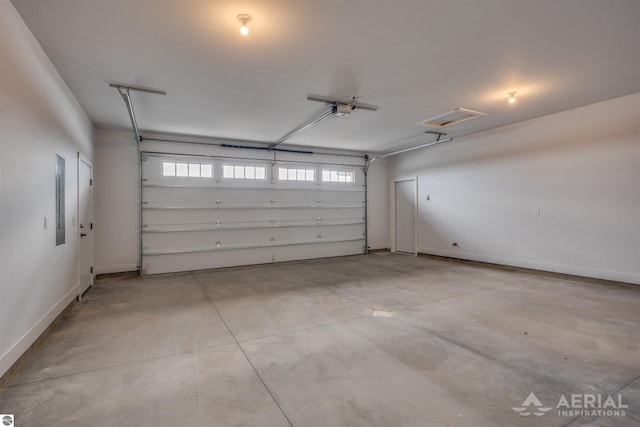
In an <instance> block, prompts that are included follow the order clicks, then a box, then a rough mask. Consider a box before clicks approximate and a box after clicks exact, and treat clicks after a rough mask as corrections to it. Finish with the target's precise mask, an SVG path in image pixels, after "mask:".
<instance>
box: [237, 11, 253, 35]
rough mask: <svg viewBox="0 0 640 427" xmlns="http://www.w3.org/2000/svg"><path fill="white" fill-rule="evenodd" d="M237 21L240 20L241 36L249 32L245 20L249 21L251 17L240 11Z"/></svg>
mask: <svg viewBox="0 0 640 427" xmlns="http://www.w3.org/2000/svg"><path fill="white" fill-rule="evenodd" d="M238 21H240V23H241V24H242V25H240V34H242V35H243V36H246V35H247V34H249V27H247V22H249V21H251V17H250V16H249V15H246V14H244V13H242V14H240V15H238Z"/></svg>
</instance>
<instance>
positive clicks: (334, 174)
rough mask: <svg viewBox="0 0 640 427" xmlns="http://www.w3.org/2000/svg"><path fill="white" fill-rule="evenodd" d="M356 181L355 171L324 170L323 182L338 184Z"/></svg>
mask: <svg viewBox="0 0 640 427" xmlns="http://www.w3.org/2000/svg"><path fill="white" fill-rule="evenodd" d="M354 181H355V172H354V171H338V170H323V171H322V182H338V183H342V182H344V183H351V184H352V183H353V182H354Z"/></svg>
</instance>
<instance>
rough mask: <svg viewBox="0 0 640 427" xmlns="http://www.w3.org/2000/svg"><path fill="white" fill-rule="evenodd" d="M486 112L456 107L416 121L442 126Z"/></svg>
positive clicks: (419, 124) (436, 126) (435, 126)
mask: <svg viewBox="0 0 640 427" xmlns="http://www.w3.org/2000/svg"><path fill="white" fill-rule="evenodd" d="M486 115H487V113H481V112H479V111H473V110H468V109H466V108H456V109H455V110H453V111H449V112H448V113H444V114H440V115H438V116H435V117H431V118H430V119H426V120H420V121H419V122H418V123H416V124H417V125H418V126H429V127H434V128H443V127H446V126H451V125H453V124H456V123H460V122H464V121H466V120H471V119H475V118H476V117H482V116H486Z"/></svg>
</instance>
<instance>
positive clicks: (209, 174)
mask: <svg viewBox="0 0 640 427" xmlns="http://www.w3.org/2000/svg"><path fill="white" fill-rule="evenodd" d="M162 176H177V177H191V178H213V165H211V164H206V163H181V162H162Z"/></svg>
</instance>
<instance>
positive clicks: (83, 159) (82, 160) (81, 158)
mask: <svg viewBox="0 0 640 427" xmlns="http://www.w3.org/2000/svg"><path fill="white" fill-rule="evenodd" d="M80 163H84V164H86V165H87V166H89V179H90V180H91V182H93V163H92V162H91V161H89V159H87V158H86V157H85V156H83V155H82V154H81V153H80V152H78V163H77V165H76V191H77V195H76V224H75V226H76V230H77V236H78V256H77V260H78V261H77V263H78V268H77V277H78V297H77V298H78V301H82V294H83V292H82V280H81V277H82V274H81V271H80V268H81V266H82V251H81V248H82V244H81V242H80V239H81V237H80V233H81V229H80V224H81V221H82V218H80ZM89 209H90V211H91V222H92V223H93V185H92V184H90V185H89ZM92 231H93V230H92ZM94 238H95V236H92V243H93V244H92V245H91V247H90V254H89V255H90V256H89V258H90V259H91V265H93V264H94V256H95V250H94V248H95V240H93V239H94ZM94 274H95V273H90V277H91V279H90V281H91V283H90V285H89V287H91V286H93V281H94Z"/></svg>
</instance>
